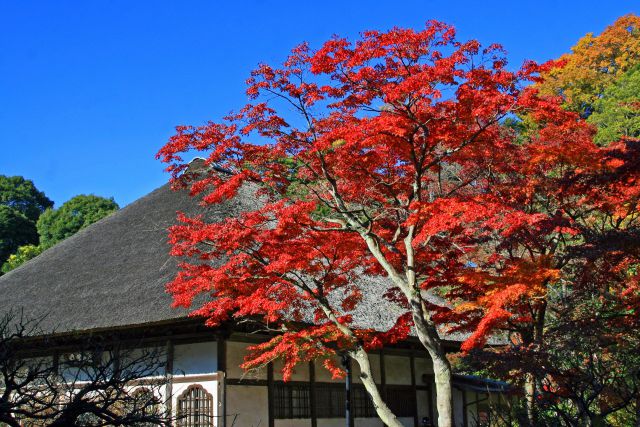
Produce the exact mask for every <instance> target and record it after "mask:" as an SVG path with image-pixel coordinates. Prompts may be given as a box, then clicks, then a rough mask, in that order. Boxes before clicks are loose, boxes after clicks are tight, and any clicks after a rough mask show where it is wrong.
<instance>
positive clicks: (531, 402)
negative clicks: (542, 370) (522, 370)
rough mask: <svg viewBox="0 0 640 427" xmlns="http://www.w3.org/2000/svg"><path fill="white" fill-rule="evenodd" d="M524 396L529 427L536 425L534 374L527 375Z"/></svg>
mask: <svg viewBox="0 0 640 427" xmlns="http://www.w3.org/2000/svg"><path fill="white" fill-rule="evenodd" d="M524 395H525V399H526V404H527V421H528V422H529V426H530V427H533V426H535V425H536V401H535V400H536V379H535V376H534V375H533V374H527V375H526V378H525V383H524Z"/></svg>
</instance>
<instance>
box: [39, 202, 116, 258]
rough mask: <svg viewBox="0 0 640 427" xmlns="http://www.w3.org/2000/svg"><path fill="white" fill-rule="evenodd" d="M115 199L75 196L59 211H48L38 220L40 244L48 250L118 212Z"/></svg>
mask: <svg viewBox="0 0 640 427" xmlns="http://www.w3.org/2000/svg"><path fill="white" fill-rule="evenodd" d="M118 208H119V207H118V204H117V203H116V202H115V201H114V200H113V198H110V199H107V198H104V197H99V196H94V195H84V194H81V195H79V196H75V197H73V198H72V199H70V200H68V201H67V202H65V203H64V204H63V205H62V206H60V207H59V208H58V209H47V210H46V211H45V212H44V213H43V214H42V215H41V216H40V219H38V223H37V228H38V234H39V235H40V244H41V245H42V246H43V247H44V248H45V249H46V248H49V247H51V246H53V245H55V244H56V243H58V242H60V241H61V240H64V239H66V238H67V237H69V236H72V235H73V234H75V233H77V232H78V231H80V230H82V229H83V228H85V227H87V226H89V225H91V224H93V223H94V222H96V221H98V220H100V219H102V218H104V217H105V216H107V215H109V214H110V213H112V212H114V211H116V210H118Z"/></svg>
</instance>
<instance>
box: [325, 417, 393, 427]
mask: <svg viewBox="0 0 640 427" xmlns="http://www.w3.org/2000/svg"><path fill="white" fill-rule="evenodd" d="M354 424H355V427H384V424H382V421H380V420H379V419H377V418H356V419H354ZM344 425H345V419H344V418H318V427H344Z"/></svg>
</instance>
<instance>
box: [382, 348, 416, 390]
mask: <svg viewBox="0 0 640 427" xmlns="http://www.w3.org/2000/svg"><path fill="white" fill-rule="evenodd" d="M384 368H385V374H386V375H385V379H386V381H387V384H402V385H410V384H411V363H410V361H409V357H408V356H391V355H388V354H385V355H384Z"/></svg>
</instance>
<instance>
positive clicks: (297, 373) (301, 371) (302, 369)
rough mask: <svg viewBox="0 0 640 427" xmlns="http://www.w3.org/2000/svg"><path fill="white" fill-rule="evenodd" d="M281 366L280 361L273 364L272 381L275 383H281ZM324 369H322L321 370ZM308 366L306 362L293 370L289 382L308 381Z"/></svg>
mask: <svg viewBox="0 0 640 427" xmlns="http://www.w3.org/2000/svg"><path fill="white" fill-rule="evenodd" d="M282 366H283V363H282V361H281V360H276V361H274V362H273V379H274V380H276V381H282ZM322 369H324V368H322ZM309 380H310V378H309V364H308V363H307V362H304V363H300V364H298V366H296V367H295V369H294V370H293V374H291V378H290V381H309Z"/></svg>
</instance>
